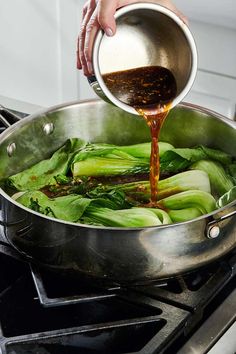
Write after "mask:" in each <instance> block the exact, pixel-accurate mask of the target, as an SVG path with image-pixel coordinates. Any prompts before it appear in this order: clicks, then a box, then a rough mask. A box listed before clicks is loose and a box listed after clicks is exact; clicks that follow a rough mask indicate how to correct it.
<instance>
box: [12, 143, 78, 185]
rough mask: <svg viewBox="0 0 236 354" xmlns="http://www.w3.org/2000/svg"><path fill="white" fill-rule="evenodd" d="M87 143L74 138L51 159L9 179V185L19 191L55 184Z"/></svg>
mask: <svg viewBox="0 0 236 354" xmlns="http://www.w3.org/2000/svg"><path fill="white" fill-rule="evenodd" d="M84 145H85V142H84V141H83V140H81V139H77V138H73V139H69V140H67V141H66V143H65V144H64V145H63V146H62V147H61V148H60V149H58V150H57V151H56V152H54V154H53V155H52V157H51V158H50V159H47V160H42V161H40V162H39V163H37V164H35V165H33V166H32V167H30V168H28V169H26V170H24V171H22V172H19V173H17V174H15V175H13V176H11V177H9V178H8V180H7V181H6V183H7V185H8V186H10V187H11V188H15V189H17V190H19V191H25V190H37V189H40V188H42V187H44V186H46V185H51V184H55V183H56V180H55V178H54V176H56V175H66V173H67V172H68V170H69V165H70V161H71V159H72V157H73V155H74V153H75V152H76V151H78V150H79V149H81V148H82V147H83V146H84Z"/></svg>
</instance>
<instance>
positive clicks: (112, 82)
mask: <svg viewBox="0 0 236 354" xmlns="http://www.w3.org/2000/svg"><path fill="white" fill-rule="evenodd" d="M103 80H104V82H105V84H106V85H107V87H108V89H109V90H110V91H111V93H112V94H113V95H114V96H116V97H117V98H118V99H119V100H120V101H121V102H123V103H126V104H128V105H130V106H132V107H134V108H135V109H136V110H137V112H138V113H139V114H140V115H141V116H142V117H143V118H144V119H145V121H146V123H147V124H148V126H149V127H150V132H151V139H152V140H151V142H152V147H151V156H150V189H151V205H155V204H156V202H157V195H158V190H157V185H158V181H159V176H160V160H159V148H158V139H159V135H160V130H161V127H162V124H163V122H164V120H165V118H166V117H167V115H168V112H169V109H170V108H171V102H172V101H173V99H174V98H175V96H176V92H177V86H176V80H175V78H174V75H173V74H172V73H171V71H170V70H168V69H166V68H164V67H161V66H148V67H140V68H136V69H131V70H124V71H117V72H113V73H109V74H105V75H103Z"/></svg>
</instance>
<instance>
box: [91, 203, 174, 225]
mask: <svg viewBox="0 0 236 354" xmlns="http://www.w3.org/2000/svg"><path fill="white" fill-rule="evenodd" d="M84 216H85V220H86V222H91V223H94V224H97V225H101V224H102V225H104V226H112V227H146V226H157V225H162V224H163V223H170V222H171V219H170V218H169V216H168V214H166V213H165V212H164V211H160V212H159V213H158V212H157V210H155V211H154V210H153V209H148V208H131V209H128V210H126V209H123V210H110V209H108V208H95V207H89V208H88V209H87V210H86V212H85V214H84Z"/></svg>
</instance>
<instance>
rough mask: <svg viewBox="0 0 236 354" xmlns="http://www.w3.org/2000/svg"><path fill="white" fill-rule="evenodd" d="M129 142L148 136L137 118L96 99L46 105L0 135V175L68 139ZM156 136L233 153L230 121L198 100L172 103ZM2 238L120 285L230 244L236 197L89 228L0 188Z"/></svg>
mask: <svg viewBox="0 0 236 354" xmlns="http://www.w3.org/2000/svg"><path fill="white" fill-rule="evenodd" d="M71 137H80V138H83V139H86V140H88V141H91V142H105V143H113V144H133V143H139V142H145V141H149V140H150V133H149V129H148V127H147V126H146V123H145V122H144V120H143V119H142V118H141V117H138V116H136V115H132V114H129V113H125V112H124V111H122V110H120V109H118V108H116V107H114V106H112V105H110V104H107V103H105V102H103V101H98V100H93V101H86V102H80V103H74V104H67V105H63V106H57V107H53V108H51V109H48V110H44V111H41V112H39V113H37V114H33V115H30V116H28V117H26V118H24V119H22V120H20V121H19V122H17V123H15V124H13V125H12V126H10V127H9V128H7V129H6V130H5V131H4V132H3V133H2V134H1V136H0V178H1V181H3V180H4V179H5V178H6V177H8V176H9V175H12V174H15V173H17V172H19V171H22V170H24V169H25V168H27V167H29V166H30V165H32V164H34V163H36V162H38V161H39V160H41V159H44V158H47V157H49V156H50V154H51V153H52V152H53V151H55V150H56V149H58V148H59V147H60V146H61V145H62V144H63V143H64V142H65V141H66V139H68V138H71ZM161 140H162V141H167V142H170V143H172V144H173V145H174V146H176V147H187V146H194V145H198V144H204V145H207V146H209V147H213V148H219V149H222V150H224V151H226V152H228V153H230V154H231V155H233V156H236V123H235V122H233V121H230V120H229V119H227V118H224V117H222V116H220V115H218V114H216V113H214V112H211V111H208V110H206V109H202V108H200V107H196V106H192V105H188V104H182V105H179V106H177V107H176V108H174V109H173V110H172V111H171V112H170V114H169V116H168V118H167V120H166V121H165V123H164V126H163V128H162V131H161ZM1 195H2V200H3V206H2V207H3V220H2V221H1V223H2V224H3V225H4V230H5V234H6V237H7V239H8V241H9V242H10V243H11V244H12V245H13V246H14V247H15V248H16V249H17V250H18V251H19V252H20V253H22V254H24V255H26V257H28V258H29V259H31V260H32V261H33V262H36V263H38V264H41V265H44V266H46V267H48V268H50V269H54V270H56V271H60V272H66V273H67V272H68V273H71V274H73V275H76V274H83V275H88V276H92V277H94V278H97V279H109V280H112V281H116V282H119V283H124V284H131V283H139V282H148V281H152V280H155V279H160V278H166V277H172V276H174V275H177V274H180V273H184V272H188V271H190V270H193V269H195V268H197V267H200V266H203V265H205V264H207V263H209V262H212V261H213V260H215V259H217V258H219V257H221V256H223V255H224V254H226V253H227V252H229V251H230V250H232V249H233V248H234V247H235V245H236V223H235V215H236V201H235V202H233V203H231V204H229V205H228V206H226V207H224V208H222V209H220V210H217V211H214V212H212V213H211V214H208V215H204V216H201V217H199V218H197V219H194V220H192V221H188V222H184V223H178V224H172V225H164V226H157V227H145V228H117V227H116V228H114V227H95V226H86V225H82V224H75V223H70V222H65V221H61V220H56V219H53V218H50V217H47V216H45V215H41V214H39V213H37V212H34V211H32V210H29V209H27V208H25V207H23V206H22V205H20V204H18V203H17V202H16V201H14V200H13V199H12V198H11V197H10V196H9V195H8V194H7V193H6V191H5V190H4V187H2V189H1Z"/></svg>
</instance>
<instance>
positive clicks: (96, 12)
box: [77, 0, 187, 76]
mask: <svg viewBox="0 0 236 354" xmlns="http://www.w3.org/2000/svg"><path fill="white" fill-rule="evenodd" d="M137 2H150V1H148V0H88V1H87V2H86V4H85V5H84V7H83V13H82V25H81V29H80V33H79V37H78V44H77V68H78V69H79V70H80V69H82V70H83V72H84V75H86V76H89V75H91V74H92V73H93V67H92V49H93V44H94V40H95V37H96V34H97V32H98V31H99V29H100V28H102V29H103V30H104V32H105V33H106V35H107V36H109V37H111V36H113V35H114V34H115V32H116V22H115V19H114V14H115V12H116V10H117V9H118V8H120V7H123V6H126V5H129V4H133V3H137ZM152 2H153V3H156V4H159V5H162V6H165V7H167V8H168V9H170V10H171V11H173V12H174V13H176V15H177V16H179V17H180V18H181V19H182V20H183V21H184V22H185V23H187V18H186V17H185V16H184V15H183V14H182V13H181V12H180V11H179V10H178V9H177V8H176V7H175V5H174V4H173V3H172V1H170V0H152Z"/></svg>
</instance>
